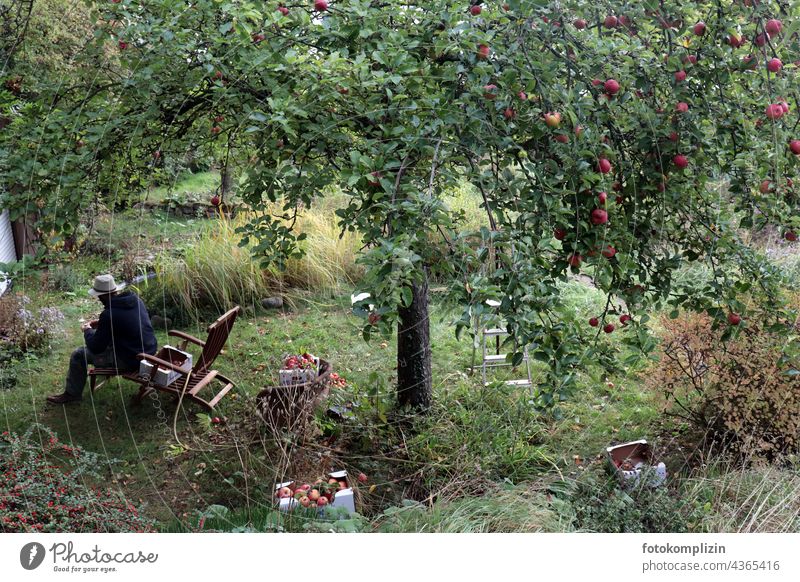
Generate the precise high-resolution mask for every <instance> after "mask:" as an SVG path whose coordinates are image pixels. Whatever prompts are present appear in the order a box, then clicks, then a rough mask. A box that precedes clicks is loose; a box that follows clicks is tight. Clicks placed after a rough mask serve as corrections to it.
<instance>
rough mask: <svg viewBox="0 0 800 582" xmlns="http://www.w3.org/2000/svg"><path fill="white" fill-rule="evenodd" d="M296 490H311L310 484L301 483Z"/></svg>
mask: <svg viewBox="0 0 800 582" xmlns="http://www.w3.org/2000/svg"><path fill="white" fill-rule="evenodd" d="M297 490H298V491H311V485H309V484H308V483H303V484H302V485H300V487H298V488H297Z"/></svg>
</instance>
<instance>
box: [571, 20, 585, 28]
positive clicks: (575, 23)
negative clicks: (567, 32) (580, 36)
mask: <svg viewBox="0 0 800 582" xmlns="http://www.w3.org/2000/svg"><path fill="white" fill-rule="evenodd" d="M572 24H573V26H575V28H577V29H578V30H583V29H584V28H586V21H585V20H584V19H583V18H576V19H575V20H574V21H573V22H572Z"/></svg>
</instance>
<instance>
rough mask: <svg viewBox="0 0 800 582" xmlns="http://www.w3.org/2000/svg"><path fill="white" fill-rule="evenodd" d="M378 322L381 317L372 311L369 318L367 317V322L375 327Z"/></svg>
mask: <svg viewBox="0 0 800 582" xmlns="http://www.w3.org/2000/svg"><path fill="white" fill-rule="evenodd" d="M380 320H381V316H380V314H379V313H376V312H375V311H373V312H372V313H370V314H369V316H368V317H367V321H368V322H369V324H370V325H375V324H376V323H378V322H379V321H380Z"/></svg>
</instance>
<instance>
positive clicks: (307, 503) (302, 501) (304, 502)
mask: <svg viewBox="0 0 800 582" xmlns="http://www.w3.org/2000/svg"><path fill="white" fill-rule="evenodd" d="M298 503H300V505H302V506H303V507H311V500H310V499H309V498H308V497H305V496H304V497H301V498H300V499H299V501H298Z"/></svg>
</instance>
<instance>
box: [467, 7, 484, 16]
mask: <svg viewBox="0 0 800 582" xmlns="http://www.w3.org/2000/svg"><path fill="white" fill-rule="evenodd" d="M469 13H470V14H472V15H473V16H477V15H478V14H480V13H481V7H480V6H478V5H475V6H470V8H469Z"/></svg>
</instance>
